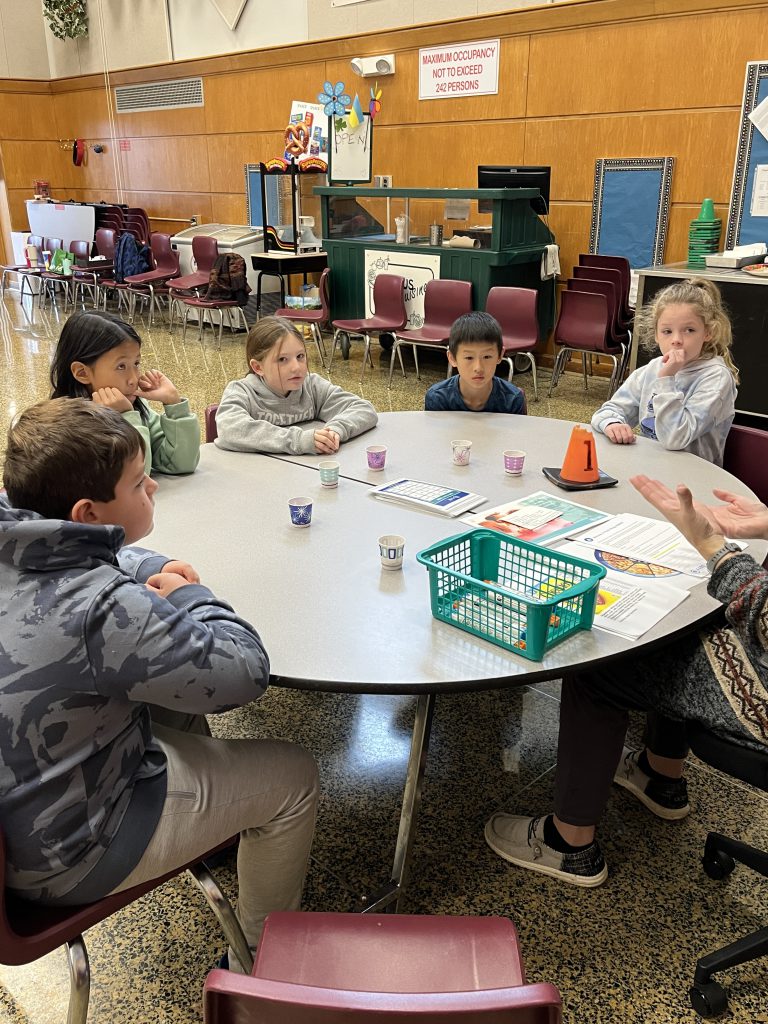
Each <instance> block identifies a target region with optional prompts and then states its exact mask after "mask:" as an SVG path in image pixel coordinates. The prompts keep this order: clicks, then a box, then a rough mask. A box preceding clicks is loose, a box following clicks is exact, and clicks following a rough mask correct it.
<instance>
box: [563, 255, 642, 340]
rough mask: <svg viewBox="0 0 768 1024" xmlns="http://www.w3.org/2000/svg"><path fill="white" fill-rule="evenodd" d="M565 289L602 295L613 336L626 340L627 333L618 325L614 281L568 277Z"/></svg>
mask: <svg viewBox="0 0 768 1024" xmlns="http://www.w3.org/2000/svg"><path fill="white" fill-rule="evenodd" d="M576 269H577V270H578V269H580V268H579V267H577V268H576ZM589 269H593V268H589ZM567 287H568V289H569V290H570V291H576V292H596V293H597V294H598V295H604V296H605V297H606V299H607V300H608V316H609V318H610V323H611V329H612V331H613V334H614V336H618V335H620V334H621V335H623V336H624V340H626V336H627V332H626V331H622V329H621V325H620V323H619V314H620V305H621V300H620V298H619V296H618V294H617V292H616V284H615V282H614V281H601V280H599V279H598V278H592V277H582V276H578V277H569V278H568V284H567Z"/></svg>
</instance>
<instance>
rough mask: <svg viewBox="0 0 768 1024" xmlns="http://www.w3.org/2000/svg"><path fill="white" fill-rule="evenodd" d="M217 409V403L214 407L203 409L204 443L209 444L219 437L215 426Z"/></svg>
mask: <svg viewBox="0 0 768 1024" xmlns="http://www.w3.org/2000/svg"><path fill="white" fill-rule="evenodd" d="M218 408H219V404H218V402H216V403H215V404H214V405H206V407H205V413H204V416H205V443H206V444H211V443H212V442H213V441H215V440H216V438H217V437H218V436H219V430H218V427H217V426H216V410H217V409H218Z"/></svg>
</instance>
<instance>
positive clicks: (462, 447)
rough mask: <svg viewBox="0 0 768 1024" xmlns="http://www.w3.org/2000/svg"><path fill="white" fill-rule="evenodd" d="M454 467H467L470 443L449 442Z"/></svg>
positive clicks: (470, 448)
mask: <svg viewBox="0 0 768 1024" xmlns="http://www.w3.org/2000/svg"><path fill="white" fill-rule="evenodd" d="M451 450H452V452H453V464H454V466H468V465H469V456H470V455H471V453H472V442H471V441H451Z"/></svg>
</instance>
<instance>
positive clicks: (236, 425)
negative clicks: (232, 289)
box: [216, 316, 378, 455]
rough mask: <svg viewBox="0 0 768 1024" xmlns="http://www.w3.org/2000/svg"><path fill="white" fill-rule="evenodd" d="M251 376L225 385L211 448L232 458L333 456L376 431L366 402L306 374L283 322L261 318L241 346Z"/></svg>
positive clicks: (302, 353)
mask: <svg viewBox="0 0 768 1024" xmlns="http://www.w3.org/2000/svg"><path fill="white" fill-rule="evenodd" d="M245 357H246V359H247V361H248V366H249V367H250V369H251V372H250V373H249V374H248V376H247V377H244V378H243V379H242V380H233V381H230V383H229V384H227V386H226V388H225V389H224V394H223V395H222V397H221V402H220V404H219V408H218V409H217V411H216V429H217V431H218V435H219V436H218V437H217V439H216V444H217V445H218V446H219V447H220V448H228V449H229V450H230V451H236V452H286V453H288V454H291V455H307V454H311V453H316V454H318V455H333V454H334V452H337V451H338V450H339V445H340V444H341V443H342V442H344V441H348V440H349V439H350V437H355V436H356V435H357V434H362V433H364V432H365V431H366V430H370V429H371V427H375V426H376V421H377V419H378V416H377V415H376V410H375V409H374V407H373V406H372V405H371V403H370V402H366V401H365V399H363V398H358V396H357V395H352V394H350V393H349V392H348V391H344V390H342V388H340V387H337V386H336V385H335V384H331V382H330V381H328V380H326V379H325V377H320V376H319V375H318V374H316V373H309V372H308V370H307V352H306V348H305V347H304V339H303V338H302V336H301V335H300V334H299V332H298V331H297V330H296V328H295V327H294V325H293V324H292V323H291V322H290V321H289V320H284V319H283V318H282V317H278V316H265V317H264V318H263V319H261V320H259V322H258V323H257V324H256V325H255V326H254V327H252V328H251V330H250V331H249V333H248V340H247V342H246V346H245Z"/></svg>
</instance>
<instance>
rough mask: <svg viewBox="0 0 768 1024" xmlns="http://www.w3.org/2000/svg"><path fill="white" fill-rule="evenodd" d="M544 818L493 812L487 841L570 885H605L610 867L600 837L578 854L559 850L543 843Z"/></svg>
mask: <svg viewBox="0 0 768 1024" xmlns="http://www.w3.org/2000/svg"><path fill="white" fill-rule="evenodd" d="M544 821H545V818H544V817H542V818H524V817H521V816H520V815H517V814H502V813H499V814H494V816H493V817H492V818H491V820H490V821H489V822H488V824H487V825H486V826H485V841H486V842H487V843H488V845H489V846H490V848H491V849H492V850H493V851H494V853H498V855H499V856H500V857H503V858H504V860H508V861H509V862H510V864H517V865H518V867H521V868H528V869H529V871H539V872H541V874H543V875H552V876H553V877H554V878H559V879H560V880H561V881H562V882H570V884H571V885H581V886H584V887H586V888H593V887H594V886H596V885H602V883H603V882H604V881H605V880H606V878H607V877H608V868H607V866H606V863H605V859H604V858H603V852H602V850H601V849H600V847H599V845H598V843H597V840H595V842H593V843H591V844H590V845H589V846H587V847H586V849H584V850H579V851H578V853H558V851H557V850H553V849H552V847H551V846H547V845H546V843H545V842H544Z"/></svg>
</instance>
